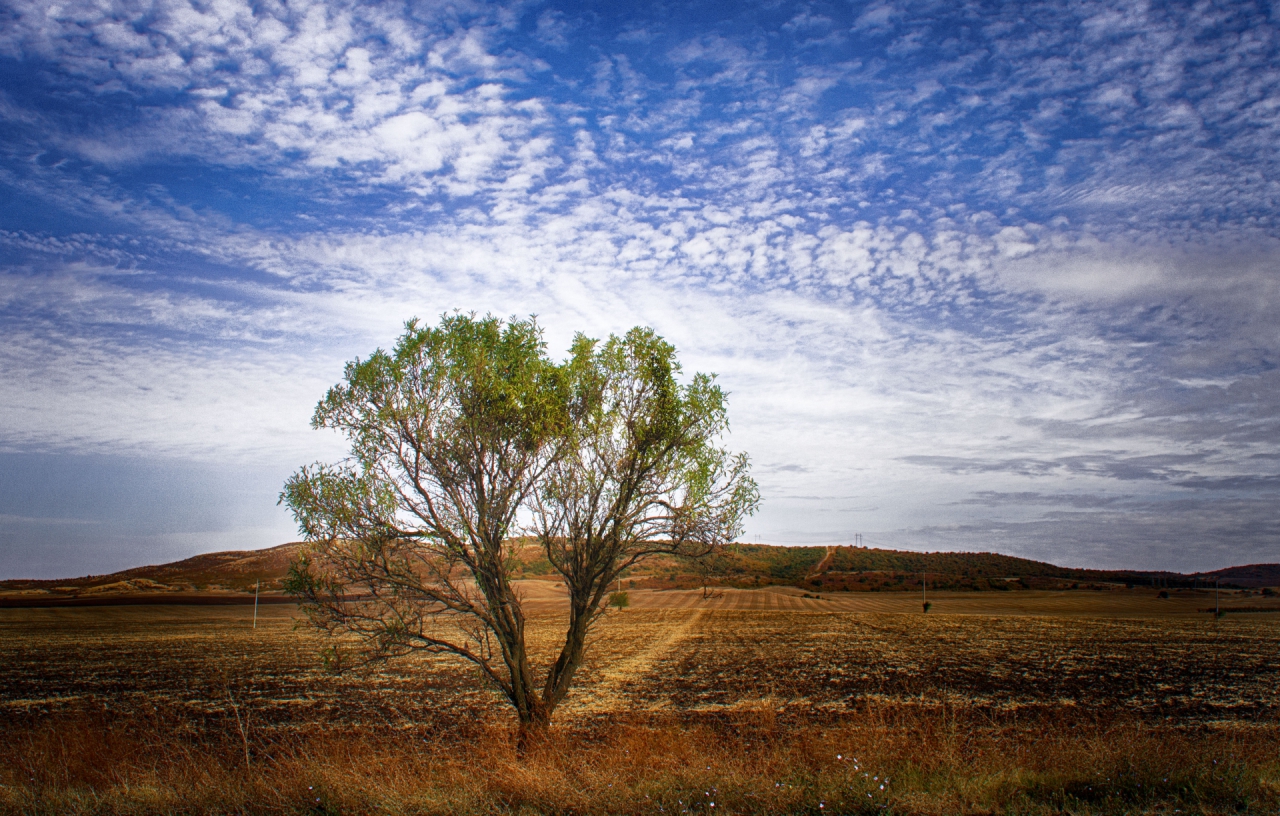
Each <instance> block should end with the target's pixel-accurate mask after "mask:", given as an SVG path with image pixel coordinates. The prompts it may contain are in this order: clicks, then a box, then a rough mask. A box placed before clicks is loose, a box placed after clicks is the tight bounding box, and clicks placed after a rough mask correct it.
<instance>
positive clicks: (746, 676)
mask: <svg viewBox="0 0 1280 816" xmlns="http://www.w3.org/2000/svg"><path fill="white" fill-rule="evenodd" d="M558 620H559V619H558V616H557V615H556V613H554V612H551V611H547V612H545V613H539V614H538V615H537V616H536V619H535V623H536V626H535V630H534V631H533V633H532V634H533V640H534V643H533V645H534V646H535V649H536V650H537V651H539V653H542V652H548V651H549V649H550V648H551V647H552V645H553V638H552V636H553V634H554V631H555V626H556V624H557V623H558ZM1276 631H1277V630H1276V627H1275V622H1274V621H1273V620H1272V619H1271V618H1262V617H1260V618H1256V619H1252V618H1251V619H1245V618H1243V617H1241V618H1240V619H1237V620H1233V619H1227V620H1225V621H1222V622H1218V623H1213V622H1210V621H1204V620H1199V619H1195V620H1192V619H1187V618H1183V617H1177V616H1174V617H1171V618H1169V619H1157V618H1142V619H1134V618H1120V617H1099V618H1084V617H1058V616H1040V617H1016V618H1013V617H1003V616H1000V617H996V616H990V615H982V616H979V615H946V614H941V615H935V614H934V613H933V612H931V613H930V614H929V615H928V616H923V615H919V614H915V615H894V614H883V613H865V612H849V611H832V612H821V611H816V610H809V609H799V610H783V609H779V610H759V611H745V610H724V609H716V608H708V609H679V608H675V609H652V610H645V609H633V610H628V611H626V612H623V613H618V614H616V615H614V616H611V618H610V619H609V620H608V622H607V624H606V625H605V626H604V627H603V628H602V629H601V631H600V632H599V633H598V635H597V638H596V641H595V643H594V644H593V647H592V652H591V654H590V658H589V662H588V664H587V665H586V666H584V667H583V670H582V676H581V679H582V684H581V686H580V687H579V691H578V692H577V693H576V694H575V695H574V697H572V698H571V700H570V702H569V704H568V705H566V707H565V708H564V710H563V711H562V712H561V713H560V714H559V715H558V725H557V726H556V728H555V729H554V730H553V732H552V733H551V734H550V735H549V737H548V738H547V739H546V741H545V742H544V743H542V744H541V745H539V746H537V747H536V748H535V749H534V750H533V751H532V752H531V753H529V754H528V755H526V756H518V755H517V754H516V751H515V748H514V743H513V739H512V733H511V730H510V720H509V718H508V715H507V713H506V712H505V710H504V709H503V708H501V706H500V704H498V703H497V701H496V700H495V699H494V698H493V696H492V695H491V694H488V693H485V692H478V691H476V690H475V686H474V677H473V676H472V675H470V674H469V673H468V672H467V671H466V670H465V669H463V668H461V667H459V666H458V665H457V664H453V663H442V662H433V661H428V660H417V661H406V662H404V663H401V664H396V665H393V666H389V667H387V668H386V669H385V670H384V671H380V672H376V673H373V674H369V675H360V676H343V677H331V676H327V675H324V674H323V673H321V672H320V671H318V667H317V665H316V661H315V647H316V646H317V644H316V642H315V640H314V638H312V637H311V636H309V635H307V634H306V633H304V632H298V631H294V630H293V629H292V628H291V622H290V619H289V617H288V610H285V609H280V608H276V609H272V610H270V611H267V612H265V613H264V615H263V616H262V618H260V620H259V628H258V629H256V630H255V629H252V628H250V625H249V620H248V619H247V617H246V615H245V614H244V613H243V610H240V611H236V610H226V609H210V608H203V609H201V608H184V607H173V608H168V609H136V608H134V609H106V608H104V609H100V610H94V609H84V610H29V611H21V610H12V611H9V612H6V613H4V614H0V734H2V735H3V740H0V786H3V787H0V812H11V813H23V814H44V813H50V814H52V813H59V814H62V813H68V814H74V813H137V814H152V813H155V814H159V813H193V814H194V813H298V814H305V813H312V814H321V813H330V814H332V813H345V814H364V813H370V814H372V813H440V814H453V813H579V814H591V813H601V814H604V813H609V814H614V813H617V814H629V813H664V814H665V813H779V814H783V813H787V814H789V813H873V812H874V813H886V812H887V813H937V814H953V813H974V814H977V813H1027V814H1033V813H1063V812H1069V813H1099V814H1102V813H1108V814H1109V813H1166V812H1167V813H1174V812H1175V811H1179V810H1180V811H1181V812H1184V813H1192V812H1207V813H1217V812H1222V813H1227V812H1232V813H1235V812H1249V813H1273V814H1274V813H1276V812H1277V810H1280V716H1278V715H1277V712H1278V711H1280V700H1278V699H1277V694H1276V678H1277V677H1278V676H1280V655H1277V650H1276V649H1275V642H1276V639H1275V638H1276ZM237 715H239V716H240V717H241V720H240V722H242V723H243V725H244V729H243V731H242V730H241V727H240V725H239V724H238V720H237ZM246 748H247V749H248V754H249V760H248V762H247V763H246V758H245V754H246ZM881 785H883V786H884V788H883V789H881V787H880V786H881ZM712 802H714V803H715V807H714V808H712V807H711V804H712Z"/></svg>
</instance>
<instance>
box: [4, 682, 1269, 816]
mask: <svg viewBox="0 0 1280 816" xmlns="http://www.w3.org/2000/svg"><path fill="white" fill-rule="evenodd" d="M6 732H7V733H6V736H7V738H6V740H4V742H3V744H0V785H3V787H0V811H3V812H5V813H22V814H55V813H56V814H98V813H103V814H106V813H112V814H116V813H120V814H160V813H190V814H205V813H208V814H214V813H218V814H221V813H280V814H318V813H326V814H365V813H389V814H475V813H495V814H497V813H502V814H511V813H520V814H538V813H570V812H572V813H575V814H588V815H589V814H649V813H668V814H669V813H738V814H775V813H776V814H791V813H873V812H874V813H885V812H890V813H900V814H978V813H1023V814H1038V813H1043V814H1049V813H1063V812H1070V813H1078V814H1089V813H1097V814H1103V813H1106V814H1113V813H1149V812H1152V811H1168V812H1173V811H1174V810H1181V811H1183V812H1185V813H1193V812H1227V811H1234V812H1269V813H1274V812H1276V810H1277V808H1280V726H1277V725H1275V724H1268V725H1255V726H1252V727H1244V726H1240V727H1235V728H1212V727H1201V728H1180V727H1176V726H1165V725H1151V724H1150V723H1143V722H1140V721H1128V720H1119V721H1115V722H1110V723H1103V722H1098V721H1094V720H1090V719H1087V718H1071V717H1069V716H1066V715H1063V714H1044V713H1041V714H1022V715H1019V716H1014V715H1012V714H1011V715H1009V716H1007V717H993V716H992V715H990V714H978V713H974V712H971V711H968V710H965V709H952V708H949V707H947V706H943V707H941V708H920V707H911V706H900V705H899V706H890V705H887V704H886V705H871V706H867V707H864V708H862V709H860V710H858V711H857V712H855V713H853V714H850V715H847V716H842V717H840V718H837V719H832V720H830V721H826V722H821V723H818V722H812V721H808V722H805V721H797V720H794V719H788V718H787V716H785V714H782V713H779V712H778V711H775V710H770V709H767V707H757V708H753V709H744V710H741V711H730V712H724V713H721V714H719V715H716V716H714V717H711V716H708V717H704V718H703V719H701V720H700V721H696V722H690V721H680V720H677V719H674V718H664V717H653V716H651V717H633V718H629V719H626V720H624V721H621V722H618V721H616V720H614V719H599V720H592V721H585V722H579V723H575V724H569V725H562V726H560V727H557V728H556V729H553V731H552V733H551V734H550V735H549V736H548V737H547V739H546V740H544V741H542V742H540V743H538V744H537V745H536V746H535V747H534V748H533V749H531V750H530V751H528V752H527V753H525V754H520V753H518V752H517V750H516V744H515V739H514V734H513V733H512V731H511V730H510V729H509V728H508V727H507V726H506V725H505V724H478V725H475V726H472V727H468V728H460V729H459V730H457V731H454V732H450V733H446V734H438V733H437V734H432V733H427V732H421V731H416V730H414V729H407V730H402V731H391V730H383V731H372V730H368V729H362V730H354V729H349V728H344V727H342V726H338V725H333V726H324V725H322V724H319V723H317V724H316V727H315V728H314V729H311V730H309V731H307V732H305V733H299V732H294V731H277V732H270V731H267V730H266V729H255V731H254V732H253V734H252V735H251V738H252V739H253V740H254V744H253V745H252V752H253V763H252V765H249V764H248V763H246V762H245V759H244V749H245V745H244V740H243V739H242V736H243V735H242V734H241V733H239V732H237V731H235V730H233V729H227V728H217V727H213V726H212V725H210V726H207V727H206V726H199V725H192V724H190V723H183V722H181V721H178V720H168V719H166V718H165V717H162V716H160V717H156V718H154V719H153V720H149V721H146V722H139V721H136V720H123V719H121V720H112V719H109V718H107V717H104V716H103V715H83V716H78V717H64V718H50V719H44V720H32V721H29V722H25V723H7V724H6ZM713 805H714V806H713Z"/></svg>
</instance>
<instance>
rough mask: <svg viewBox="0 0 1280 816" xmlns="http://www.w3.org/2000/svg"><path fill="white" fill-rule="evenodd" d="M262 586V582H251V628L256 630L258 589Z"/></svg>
mask: <svg viewBox="0 0 1280 816" xmlns="http://www.w3.org/2000/svg"><path fill="white" fill-rule="evenodd" d="M261 586H262V581H261V580H257V581H254V582H253V628H254V629H257V628H258V589H259V588H260V587H261Z"/></svg>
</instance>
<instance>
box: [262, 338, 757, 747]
mask: <svg viewBox="0 0 1280 816" xmlns="http://www.w3.org/2000/svg"><path fill="white" fill-rule="evenodd" d="M679 372H680V366H679V364H678V362H677V361H676V357H675V349H674V348H673V347H672V346H671V345H670V344H669V343H667V342H666V341H664V340H663V339H662V338H661V337H659V336H658V335H657V334H655V333H654V332H653V331H652V330H651V329H642V328H636V329H632V330H631V331H630V332H628V333H627V334H626V336H625V337H621V338H619V337H616V336H614V337H610V338H609V339H608V340H607V341H605V342H604V343H599V342H597V341H595V340H590V339H588V338H586V337H584V336H582V335H578V336H577V337H576V338H575V340H574V343H573V347H572V349H571V355H570V357H569V359H568V360H567V361H566V362H565V363H563V364H556V363H554V362H552V361H551V360H549V359H548V358H547V355H546V350H545V346H544V344H543V342H542V335H541V330H540V329H539V328H538V325H537V324H536V322H534V321H533V320H532V319H530V320H516V319H512V320H510V321H503V320H500V319H498V318H494V317H492V316H486V317H484V318H482V319H477V318H476V317H474V316H470V315H460V314H454V315H446V316H445V317H443V318H442V319H441V321H440V324H439V326H437V327H422V326H420V325H419V324H418V323H417V321H410V322H409V323H408V324H406V326H405V332H404V334H403V335H402V336H401V338H400V339H399V341H398V342H397V344H396V346H395V348H394V349H393V350H392V351H391V352H385V351H383V350H381V349H379V350H378V351H376V352H374V353H373V355H371V356H370V357H369V358H368V359H367V360H356V361H354V362H352V363H350V364H348V365H347V367H346V370H345V372H344V377H343V382H342V383H340V384H338V385H336V386H334V387H333V388H331V389H330V390H329V392H328V393H327V394H326V395H325V397H324V399H323V400H321V401H320V404H319V406H318V407H317V408H316V412H315V416H314V418H313V420H312V424H313V426H314V427H316V428H330V429H335V430H338V431H340V432H341V433H343V434H344V435H345V436H346V437H347V439H348V441H349V443H350V450H351V454H350V456H349V458H348V459H347V460H345V461H343V462H340V463H338V464H336V465H329V464H315V465H311V466H308V467H304V468H302V469H301V470H300V471H299V472H298V473H297V474H295V475H294V476H293V477H292V478H290V479H289V481H288V482H287V483H286V484H285V488H284V492H283V493H282V494H281V501H282V502H283V503H285V504H287V505H288V506H289V507H290V509H292V510H293V513H294V516H295V518H296V519H297V521H298V524H299V527H300V528H301V529H302V531H303V533H304V534H305V535H306V537H307V539H308V541H309V542H310V551H309V552H307V553H304V554H303V555H302V556H301V557H299V558H298V560H297V561H296V563H295V564H294V566H293V568H292V570H291V571H290V575H289V578H288V580H287V582H286V583H287V587H288V589H289V591H290V592H292V593H293V594H295V595H296V596H297V597H298V598H299V599H300V600H301V601H302V607H303V610H304V611H305V613H306V614H307V615H308V617H309V620H310V621H311V622H312V623H313V624H314V625H315V626H317V627H318V628H320V629H322V630H324V631H327V632H329V633H331V634H349V635H355V636H356V638H355V639H356V641H357V642H358V643H359V644H360V645H361V646H362V647H363V654H364V658H365V659H367V660H376V659H383V658H386V657H392V656H396V655H400V654H404V653H406V652H408V651H411V650H426V651H428V652H438V653H448V654H452V655H455V656H457V657H460V658H462V659H465V660H468V661H471V662H472V663H474V664H475V665H476V666H477V667H478V668H479V670H480V672H481V674H482V676H484V677H485V678H487V679H488V680H489V681H490V682H491V683H492V684H493V685H495V686H496V687H497V688H499V689H500V690H501V691H502V692H503V693H504V694H505V695H506V696H507V698H508V699H509V700H510V702H511V703H512V705H513V706H514V707H515V708H516V709H517V712H518V715H519V718H520V722H521V724H522V726H523V725H526V724H532V725H535V726H539V727H540V726H541V725H545V724H546V723H547V722H548V721H549V718H550V716H551V712H552V711H553V710H554V709H555V707H556V705H558V703H559V702H560V700H561V699H562V698H563V697H564V695H565V693H566V692H567V690H568V688H569V685H570V682H571V680H572V678H573V675H574V673H575V671H576V669H577V667H578V666H579V665H580V664H581V661H582V655H583V650H584V649H585V645H586V634H587V632H588V630H589V629H590V627H591V625H592V623H593V621H594V620H595V619H596V618H597V617H598V616H599V615H600V614H601V613H602V612H603V611H604V604H605V602H606V600H607V593H608V588H609V586H610V585H611V584H612V582H613V581H614V580H615V579H616V578H617V577H618V575H619V573H620V572H621V571H622V570H624V569H626V568H627V567H628V566H630V565H631V564H633V563H635V562H636V561H637V560H639V559H642V558H644V557H646V556H648V555H652V554H654V553H672V554H679V555H693V556H700V555H705V554H706V553H708V552H710V551H711V550H712V549H714V548H715V547H716V546H718V545H720V544H723V543H724V542H726V541H730V540H732V539H733V538H734V537H736V536H737V535H738V534H739V532H740V531H741V529H742V526H741V525H742V519H743V518H744V517H745V516H746V515H748V514H750V513H752V512H754V510H755V507H756V505H757V504H758V502H759V495H758V491H757V489H756V484H755V482H754V481H752V479H751V478H750V476H749V475H748V461H747V457H746V456H745V455H743V454H736V455H734V454H730V453H729V452H728V451H726V450H724V449H723V448H721V447H718V445H717V444H716V443H717V441H718V438H719V437H720V435H722V434H723V433H724V431H725V430H727V428H728V420H727V407H726V401H725V395H724V393H723V392H722V391H721V390H720V388H719V387H718V386H716V385H715V383H714V377H712V376H710V375H706V374H697V375H694V376H693V377H692V378H691V379H690V381H689V382H688V383H683V384H682V383H681V382H679V380H678V379H677V375H678V373H679ZM522 513H528V514H529V515H530V516H531V517H532V518H534V519H535V520H536V526H535V529H534V530H533V531H532V532H534V533H535V534H536V540H537V541H538V543H539V545H540V546H541V548H542V549H543V554H544V558H543V559H540V560H535V561H529V560H528V559H526V558H522V557H521V555H520V553H519V550H520V549H521V542H520V541H519V540H518V539H517V538H516V534H517V533H518V532H520V531H519V530H518V529H517V519H518V518H519V517H520V515H521V514H522ZM548 569H554V570H555V571H557V572H559V573H560V574H561V575H562V576H563V577H564V578H565V584H566V586H567V587H568V590H569V596H570V620H569V624H568V629H567V632H566V636H565V642H564V647H563V649H562V651H561V654H560V656H559V658H558V659H557V660H556V662H555V664H554V665H553V666H552V667H551V669H550V670H549V672H548V674H547V677H546V678H545V681H543V682H535V679H534V677H533V671H532V669H531V666H530V662H529V658H528V653H527V649H526V645H525V640H524V629H525V619H524V613H523V611H522V609H521V605H520V597H519V595H518V593H516V592H515V591H514V588H513V587H512V585H511V580H512V577H513V575H514V574H517V573H523V572H525V571H528V572H530V573H533V574H536V573H538V572H540V571H547V570H548ZM619 598H621V602H622V603H624V604H625V602H626V595H625V593H616V594H615V595H614V596H613V599H614V600H615V602H617V601H618V599H619Z"/></svg>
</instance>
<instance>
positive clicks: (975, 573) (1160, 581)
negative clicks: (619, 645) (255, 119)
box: [0, 542, 1280, 605]
mask: <svg viewBox="0 0 1280 816" xmlns="http://www.w3.org/2000/svg"><path fill="white" fill-rule="evenodd" d="M301 546H302V545H301V544H299V543H296V542H295V543H291V544H281V545H280V546H278V547H271V548H269V549H265V550H237V551H230V552H218V553H208V554H205V555H197V556H195V557H193V558H187V559H184V560H182V561H176V562H174V563H172V564H160V565H156V566H146V567H136V568H134V569H129V570H124V571H122V572H117V573H112V574H111V575H89V576H85V577H82V578H68V579H61V580H54V581H36V580H19V581H0V602H2V603H3V605H15V604H17V605H23V604H26V603H28V602H30V603H36V602H38V601H41V599H45V600H48V601H49V602H54V601H57V602H58V603H62V602H73V603H74V602H81V601H83V602H108V601H109V599H110V598H115V597H125V596H128V597H134V598H150V599H151V600H152V601H157V600H160V599H161V598H171V599H173V601H174V602H187V601H189V600H190V599H191V598H194V597H196V596H199V597H205V598H222V599H224V600H226V601H228V602H235V598H236V597H240V598H244V597H245V593H252V592H253V589H254V582H255V581H260V582H261V589H262V592H263V593H264V596H270V597H273V599H276V600H286V599H285V598H282V597H280V595H281V592H282V590H283V579H284V577H285V575H286V574H287V573H288V569H289V562H290V561H291V560H292V559H293V557H294V556H295V555H296V554H297V552H298V549H299V547H301ZM515 577H516V578H520V579H534V580H537V579H546V580H554V579H555V578H556V577H557V576H556V575H555V573H554V571H553V570H552V568H551V564H550V563H549V562H548V561H547V559H546V556H545V555H543V553H542V551H541V550H540V549H539V548H538V547H536V546H534V545H532V544H529V545H526V546H523V547H521V548H519V549H518V551H517V558H516V562H515ZM624 579H625V580H626V581H627V582H628V584H629V585H631V586H636V587H651V588H656V589H657V588H677V587H695V586H701V585H725V586H738V587H758V586H767V585H777V584H782V585H790V586H796V587H801V588H807V589H814V590H820V591H825V592H837V591H848V592H893V591H919V590H920V589H921V583H922V581H923V580H927V581H928V585H929V587H930V588H931V589H937V590H971V591H1016V590H1021V589H1062V590H1066V589H1104V588H1106V589H1111V588H1115V587H1118V586H1133V587H1137V586H1147V587H1156V586H1159V587H1162V588H1165V587H1167V588H1178V587H1192V586H1197V585H1198V586H1201V587H1204V586H1211V585H1212V584H1213V582H1214V581H1215V580H1216V581H1218V582H1219V583H1220V584H1221V586H1222V587H1223V588H1259V587H1277V586H1280V564H1253V565H1249V566H1241V567H1229V568H1227V569H1222V570H1216V571H1214V572H1206V573H1197V574H1195V575H1182V574H1178V573H1169V572H1140V571H1133V570H1088V569H1070V568H1067V567H1058V566H1055V565H1053V564H1047V563H1044V562H1041V561H1031V560H1029V559H1025V558H1015V557H1013V556H1008V555H999V554H996V553H954V552H935V553H917V552H907V551H902V550H879V549H874V548H867V547H847V546H846V547H775V546H768V545H764V544H733V545H730V546H729V547H726V548H725V549H724V550H723V551H721V552H720V553H718V554H717V555H715V556H713V557H712V558H709V559H706V560H704V561H702V562H700V563H690V562H688V561H685V560H682V559H677V558H671V557H655V558H653V559H651V560H650V561H648V562H646V563H644V564H642V565H641V566H640V567H637V568H633V569H631V570H629V571H628V572H627V573H625V574H624ZM246 600H247V599H246Z"/></svg>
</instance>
